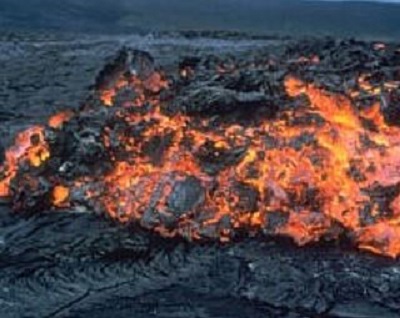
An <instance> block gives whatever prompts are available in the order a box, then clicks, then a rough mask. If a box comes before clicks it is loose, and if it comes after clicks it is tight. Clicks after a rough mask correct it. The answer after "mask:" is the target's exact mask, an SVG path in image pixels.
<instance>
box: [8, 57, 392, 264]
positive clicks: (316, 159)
mask: <svg viewBox="0 0 400 318" xmlns="http://www.w3.org/2000/svg"><path fill="white" fill-rule="evenodd" d="M312 63H318V59H317V58H313V59H312ZM186 72H187V71H185V74H186ZM181 75H182V74H181ZM359 82H360V84H361V85H364V86H366V85H367V83H366V81H365V77H361V78H360V79H359ZM389 84H390V83H389ZM389 84H388V85H389ZM283 85H284V88H285V90H286V94H287V96H288V97H287V98H288V100H289V99H290V98H292V99H299V100H302V101H303V105H302V106H301V107H298V108H296V109H291V110H284V111H281V112H279V114H278V115H277V116H276V117H275V118H273V119H272V118H264V119H262V120H258V121H254V122H252V123H251V124H249V125H243V124H239V123H234V124H233V123H229V122H223V121H222V122H220V123H219V125H215V123H214V122H213V120H212V118H204V117H201V118H200V117H199V118H196V117H195V116H189V115H187V114H184V113H182V112H178V113H175V114H173V115H171V114H169V113H168V112H165V111H164V110H163V109H164V105H163V103H164V102H161V101H160V93H161V92H162V91H166V90H168V89H169V86H170V83H169V82H168V81H167V80H166V78H165V76H164V75H163V74H162V73H161V72H156V71H154V72H153V73H152V74H151V75H149V76H148V77H146V78H145V79H140V78H139V77H138V76H136V75H134V74H131V75H130V76H126V75H121V76H120V77H119V78H118V80H117V81H115V84H114V85H113V86H111V87H108V88H107V89H103V90H102V91H101V92H99V99H100V100H101V102H102V104H103V106H104V107H105V108H106V109H107V110H106V111H107V112H113V113H112V114H113V115H112V122H113V123H114V124H112V125H110V124H109V121H104V127H103V129H102V136H101V141H102V144H103V147H104V149H105V151H106V152H107V155H108V156H107V158H108V160H109V162H110V163H111V165H110V166H111V168H110V169H108V170H107V172H105V173H103V174H102V175H86V176H84V177H82V176H80V177H77V178H75V180H70V179H65V178H64V179H63V178H62V177H58V176H52V177H49V178H48V182H49V183H50V184H51V187H50V188H51V190H50V191H51V194H50V202H51V205H52V206H53V208H54V209H60V208H62V209H65V208H67V207H69V208H73V207H74V206H77V205H78V203H77V202H76V200H75V197H74V193H76V192H77V191H78V190H82V189H84V190H83V191H84V195H85V199H86V200H87V201H88V202H91V203H92V205H93V206H96V207H100V209H101V210H102V211H105V212H106V213H107V214H108V215H110V216H111V217H112V218H113V219H116V220H118V221H120V222H123V223H126V222H131V221H135V222H137V223H139V224H141V225H142V226H144V227H147V228H150V229H153V230H155V231H157V232H159V233H161V234H162V235H164V236H168V237H172V236H184V237H186V238H189V239H202V238H205V237H207V238H210V237H211V238H217V239H220V240H221V241H228V240H230V239H231V238H232V237H233V236H234V235H235V233H237V232H239V231H240V232H247V233H249V234H250V235H253V234H257V233H267V234H269V235H270V234H273V235H285V236H289V237H291V238H293V240H294V241H295V242H296V243H298V244H299V245H304V244H307V243H310V242H316V241H319V240H321V239H337V238H338V237H339V236H340V235H342V234H343V233H344V234H345V235H347V236H348V237H350V238H351V239H352V240H353V241H354V242H355V244H356V245H357V246H358V247H360V248H362V249H365V250H369V251H372V252H374V253H379V254H384V255H388V256H391V257H397V256H398V255H400V189H399V185H400V129H399V128H398V127H392V126H388V125H387V124H386V123H385V120H384V118H383V116H382V114H381V111H380V105H379V104H373V105H371V106H370V107H367V108H364V109H363V110H360V109H358V108H357V107H356V106H355V105H353V104H352V102H351V100H350V99H349V98H347V97H346V96H340V95H337V94H333V93H330V92H328V91H326V90H324V89H321V88H319V87H317V86H316V85H314V84H313V83H307V82H304V81H302V80H300V79H298V78H295V77H293V76H287V77H286V79H285V81H284V83H283ZM127 89H131V90H133V91H134V92H135V94H134V95H132V97H131V98H127V99H125V100H124V102H123V103H116V102H115V99H116V98H117V96H118V94H119V93H120V92H122V91H124V90H127ZM354 94H357V92H354V91H353V92H349V95H354ZM96 111H98V110H96V109H90V110H82V111H81V112H79V113H76V114H72V113H70V112H63V113H60V114H57V115H56V116H54V117H52V118H51V119H50V120H49V123H48V125H47V126H43V127H40V126H35V127H32V128H30V129H28V130H26V131H24V132H22V133H20V134H19V135H18V136H17V138H16V140H15V144H14V145H13V146H12V147H10V148H9V149H8V150H7V152H6V160H5V162H4V165H3V166H2V167H1V172H2V174H1V179H0V195H1V196H3V197H7V196H11V197H12V196H14V195H15V190H13V187H12V184H13V180H14V179H15V178H21V177H20V176H21V175H23V174H25V173H26V172H24V171H27V170H26V167H27V166H28V167H29V168H30V169H31V170H35V171H37V169H42V170H45V169H46V167H47V166H48V165H50V163H49V162H50V161H51V158H52V148H51V146H49V143H48V142H47V140H46V137H45V135H46V134H45V132H46V131H48V130H51V131H52V132H53V133H54V132H55V133H57V131H58V130H62V129H64V128H65V126H68V124H69V122H70V121H71V122H72V121H74V120H75V119H76V118H79V117H80V116H82V115H83V114H84V115H87V114H88V113H89V114H90V112H96ZM301 118H308V120H307V121H306V124H304V123H303V124H302V125H301V126H299V125H297V124H296V121H298V120H301ZM116 123H117V124H116ZM117 125H122V126H123V127H124V129H123V130H118V129H116V128H115V127H116V126H117ZM128 131H129V132H133V131H134V133H127V132H128ZM299 140H303V141H304V142H301V145H300V146H298V144H299ZM271 141H272V142H271ZM115 142H117V143H118V145H119V146H118V147H119V148H118V152H116V151H115V148H113V147H114V146H113V144H115ZM296 142H297V143H296ZM152 145H153V146H152ZM154 145H156V146H154ZM152 147H153V148H152ZM149 148H150V149H158V150H157V151H156V152H155V153H154V152H153V153H152V152H151V151H150V152H149V151H147V149H149ZM160 149H161V150H160ZM121 153H122V154H123V155H120V154H121ZM211 165H213V166H217V167H218V168H216V169H210V166H211ZM22 167H25V168H24V169H22ZM59 169H61V167H60V168H59ZM211 170H212V171H211ZM29 182H31V183H32V182H33V181H32V180H30V181H29ZM31 186H33V187H35V185H31ZM385 191H388V193H390V196H389V195H388V196H387V197H385V194H384V195H383V197H384V198H385V199H384V200H383V201H384V202H383V203H382V198H381V196H379V195H378V194H377V193H381V192H383V193H386V192H385ZM366 214H367V215H368V222H366V217H365V215H366Z"/></svg>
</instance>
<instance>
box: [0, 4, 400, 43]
mask: <svg viewBox="0 0 400 318" xmlns="http://www.w3.org/2000/svg"><path fill="white" fill-rule="evenodd" d="M399 16H400V5H398V4H397V5H396V4H388V3H372V2H362V1H355V2H353V1H345V2H330V1H317V0H311V1H304V0H190V1H182V0H114V1H109V0H85V1H81V0H63V1H61V0H23V1H22V0H0V27H2V28H13V27H18V28H25V29H33V28H41V29H43V30H50V29H52V30H63V31H65V30H69V31H81V32H88V31H91V32H101V33H114V32H132V31H148V30H182V29H197V30H237V31H251V32H256V33H269V34H270V33H279V34H289V35H299V34H314V35H316V34H333V35H340V36H349V35H356V36H359V37H360V36H362V37H380V38H399V37H400V23H399Z"/></svg>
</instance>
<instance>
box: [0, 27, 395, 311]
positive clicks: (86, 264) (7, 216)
mask: <svg viewBox="0 0 400 318" xmlns="http://www.w3.org/2000/svg"><path fill="white" fill-rule="evenodd" d="M287 42H290V40H289V39H286V40H279V39H257V40H255V39H252V40H251V39H250V40H249V39H243V38H234V39H230V40H229V39H228V40H221V39H216V38H214V39H211V38H200V39H199V38H190V39H188V38H185V37H179V36H178V37H171V36H165V35H164V36H158V37H153V36H110V37H106V36H103V37H100V36H65V35H63V36H61V35H47V36H45V35H29V34H23V35H19V34H12V35H10V34H5V35H3V36H2V38H1V42H0V66H1V78H0V81H1V83H2V85H1V88H0V89H1V92H0V121H1V126H0V136H1V141H2V144H3V145H4V146H7V145H8V144H9V143H10V142H11V138H12V136H14V135H15V132H16V131H19V130H21V129H22V128H25V127H27V126H29V125H31V124H32V123H41V122H44V121H45V120H46V118H47V116H48V115H50V114H52V113H54V112H55V111H58V110H65V109H67V108H76V107H78V106H79V104H80V103H81V102H83V101H84V100H85V98H86V97H87V94H88V91H89V89H90V87H89V86H90V85H91V84H94V79H95V77H96V75H97V73H98V71H99V70H100V69H101V68H102V67H103V65H104V63H105V60H106V59H107V58H108V57H109V56H111V55H113V54H114V53H115V52H116V51H117V50H118V49H119V48H120V47H121V46H122V45H129V46H132V47H134V48H137V49H144V50H147V51H149V52H150V53H151V54H152V55H153V56H154V57H155V59H156V60H157V61H159V62H160V63H161V64H162V65H163V67H164V68H165V69H168V68H175V67H176V66H177V65H178V64H179V62H180V60H181V58H182V57H183V56H186V55H195V56H196V55H197V56H204V55H206V54H216V55H221V54H231V55H234V56H235V57H236V58H240V57H244V56H248V55H252V54H256V52H257V54H285V53H284V52H285V48H286V47H287V45H288V44H289V43H287ZM316 43H317V42H315V43H314V44H313V45H314V47H316V46H317V44H316ZM318 43H320V45H323V43H325V42H323V41H322V42H318ZM321 43H322V44H321ZM351 45H353V47H357V46H360V45H361V44H357V43H355V44H354V43H353V44H351ZM361 46H362V45H361ZM292 47H293V48H294V49H297V50H299V47H298V45H297V44H296V45H293V46H292ZM353 54H360V52H358V53H357V52H356V53H353ZM365 58H366V59H368V57H365ZM332 59H335V57H334V56H333V57H332ZM336 60H337V61H340V63H342V64H341V65H339V66H338V67H342V68H343V71H342V72H343V76H344V77H346V72H347V70H352V68H354V67H359V66H357V65H347V66H346V60H345V58H343V56H339V57H336ZM349 61H350V60H349ZM363 63H364V64H363V65H366V62H365V61H363ZM388 63H389V64H390V61H389V62H388ZM331 64H332V63H331ZM331 64H330V65H331ZM343 65H344V66H343ZM389 66H390V65H389ZM371 67H373V66H371ZM388 69H390V71H393V67H392V66H391V67H388ZM293 71H294V72H296V71H298V72H300V71H301V72H303V71H304V70H293ZM316 71H318V70H316ZM320 71H321V70H320ZM317 73H318V72H317ZM302 75H303V76H304V77H306V75H307V74H302ZM313 76H314V77H315V76H317V75H316V74H314V75H313ZM321 78H324V79H325V81H327V80H326V78H330V79H332V81H334V77H333V75H332V76H329V72H327V71H326V70H325V71H324V72H322V71H321ZM321 80H322V79H321ZM325 84H326V85H327V86H329V85H331V82H330V81H329V80H328V81H327V82H326V83H325ZM391 109H392V108H391ZM389 115H390V114H389ZM389 117H390V116H389ZM344 245H345V244H342V246H332V245H329V246H321V245H319V246H311V247H303V248H298V247H295V246H294V245H293V244H291V243H290V242H286V241H283V240H266V239H257V238H254V239H251V240H250V239H244V240H240V241H238V242H233V243H231V244H225V245H221V244H218V243H210V244H193V243H187V242H183V241H181V240H168V239H163V238H160V237H158V236H156V235H154V234H152V233H150V232H147V231H143V230H141V229H138V228H135V227H123V226H120V225H117V224H115V223H113V222H110V221H108V220H105V219H104V218H101V217H99V216H96V215H91V214H88V213H86V214H81V213H54V212H52V213H42V214H39V215H34V216H26V215H19V214H15V213H12V212H11V211H10V209H9V208H8V206H7V205H6V204H3V205H0V268H1V277H0V317H4V318H7V317H135V318H136V317H139V318H140V317H143V318H144V317H165V318H167V317H174V318H175V317H182V318H183V317H188V318H189V317H193V318H194V317H200V318H203V317H204V318H208V317H221V318H222V317H224V318H225V317H238V318H239V317H353V318H354V317H371V318H372V317H400V262H399V261H396V260H390V259H385V258H381V257H378V256H374V255H369V254H364V253H362V252H360V251H356V250H352V249H348V248H347V247H346V246H344Z"/></svg>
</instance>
